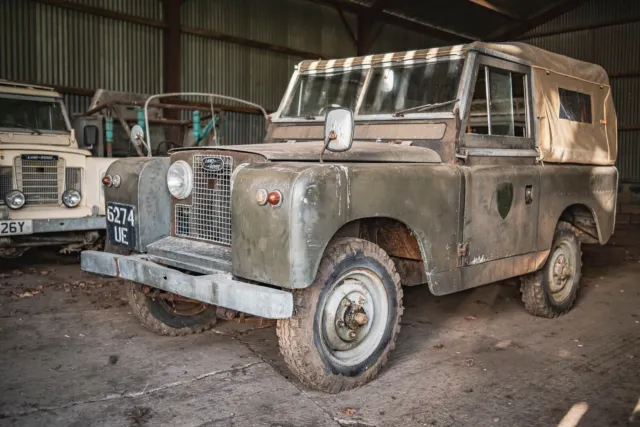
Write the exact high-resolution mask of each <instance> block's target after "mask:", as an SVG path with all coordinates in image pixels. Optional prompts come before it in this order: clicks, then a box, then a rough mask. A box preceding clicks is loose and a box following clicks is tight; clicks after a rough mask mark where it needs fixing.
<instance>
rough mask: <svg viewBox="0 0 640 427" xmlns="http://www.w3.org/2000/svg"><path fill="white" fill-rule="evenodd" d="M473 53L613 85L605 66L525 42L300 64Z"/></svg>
mask: <svg viewBox="0 0 640 427" xmlns="http://www.w3.org/2000/svg"><path fill="white" fill-rule="evenodd" d="M469 50H479V51H483V52H487V53H489V54H490V53H491V51H494V52H498V53H501V54H505V55H511V56H513V57H515V58H518V59H520V60H522V61H526V62H528V63H530V64H531V65H532V66H534V67H540V68H545V69H549V70H553V71H554V72H556V73H560V74H567V75H569V76H572V77H577V78H580V79H583V80H587V81H590V82H593V83H598V84H605V85H608V84H609V78H608V77H607V73H606V72H605V71H604V69H603V68H602V67H600V66H599V65H596V64H591V63H588V62H584V61H578V60H577V59H573V58H569V57H566V56H563V55H558V54H557V53H553V52H549V51H547V50H544V49H540V48H539V47H535V46H531V45H528V44H525V43H483V42H474V43H470V44H464V45H456V46H445V47H435V48H431V49H420V50H411V51H406V52H392V53H380V54H376V55H368V56H357V57H353V58H342V59H325V60H307V61H302V62H301V63H300V64H299V70H300V71H309V70H327V69H332V68H345V67H347V68H348V67H355V66H358V65H363V64H364V65H368V64H378V63H385V62H403V61H408V60H415V59H428V58H435V57H439V56H448V55H460V54H463V53H466V52H468V51H469Z"/></svg>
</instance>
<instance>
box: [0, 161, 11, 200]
mask: <svg viewBox="0 0 640 427" xmlns="http://www.w3.org/2000/svg"><path fill="white" fill-rule="evenodd" d="M11 190H13V168H12V167H11V166H2V167H0V205H4V196H5V195H6V194H7V193H8V192H9V191H11Z"/></svg>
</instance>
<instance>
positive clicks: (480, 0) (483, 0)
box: [467, 0, 521, 21]
mask: <svg viewBox="0 0 640 427" xmlns="http://www.w3.org/2000/svg"><path fill="white" fill-rule="evenodd" d="M467 1H469V2H471V3H474V4H476V5H478V6H481V7H484V8H485V9H488V10H491V11H493V12H496V13H498V14H500V15H503V16H506V17H507V18H511V19H515V20H518V21H520V20H521V17H520V16H519V15H518V14H517V13H515V12H512V11H510V10H508V9H505V8H504V7H500V6H498V5H496V4H493V3H491V2H490V1H488V0H467Z"/></svg>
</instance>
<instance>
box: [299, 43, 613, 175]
mask: <svg viewBox="0 0 640 427" xmlns="http://www.w3.org/2000/svg"><path fill="white" fill-rule="evenodd" d="M469 51H477V52H480V53H484V54H487V55H492V56H496V57H499V58H503V59H507V60H512V61H516V62H520V63H523V64H525V65H528V66H531V68H532V77H533V82H532V83H533V91H534V97H535V107H536V117H537V119H538V120H537V124H538V127H537V143H538V148H539V151H540V160H542V161H547V162H552V163H578V164H592V165H613V164H615V161H616V156H617V149H618V148H617V145H618V144H617V141H618V128H617V127H618V126H617V119H616V112H615V107H614V105H613V99H612V97H611V87H610V86H609V77H608V76H607V73H606V71H605V70H604V69H603V68H602V67H601V66H599V65H596V64H591V63H588V62H584V61H579V60H577V59H573V58H569V57H566V56H563V55H559V54H557V53H553V52H549V51H546V50H544V49H540V48H538V47H535V46H530V45H528V44H525V43H483V42H474V43H470V44H465V45H457V46H447V47H440V48H431V49H422V50H412V51H407V52H395V53H386V54H377V55H368V56H359V57H353V58H344V59H329V60H315V61H313V60H311V61H302V62H301V63H300V64H299V65H298V71H299V72H301V73H305V72H318V71H327V70H331V69H348V68H351V67H357V66H367V65H370V66H371V65H377V64H383V63H397V64H401V63H403V62H409V61H415V60H420V59H423V60H424V59H426V60H428V59H435V58H437V57H442V56H456V55H463V54H465V53H467V52H469ZM560 89H566V90H570V91H574V92H579V93H581V94H587V95H589V97H590V99H591V113H592V114H591V117H592V121H591V122H590V123H582V122H574V121H570V120H566V119H561V118H560V114H559V112H560V95H559V91H560Z"/></svg>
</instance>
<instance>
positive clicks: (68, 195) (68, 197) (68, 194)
mask: <svg viewBox="0 0 640 427" xmlns="http://www.w3.org/2000/svg"><path fill="white" fill-rule="evenodd" d="M81 200H82V195H81V194H80V192H79V191H78V190H67V191H65V192H64V193H63V194H62V203H64V205H65V206H66V207H68V208H75V207H76V206H78V205H79V204H80V201H81Z"/></svg>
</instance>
